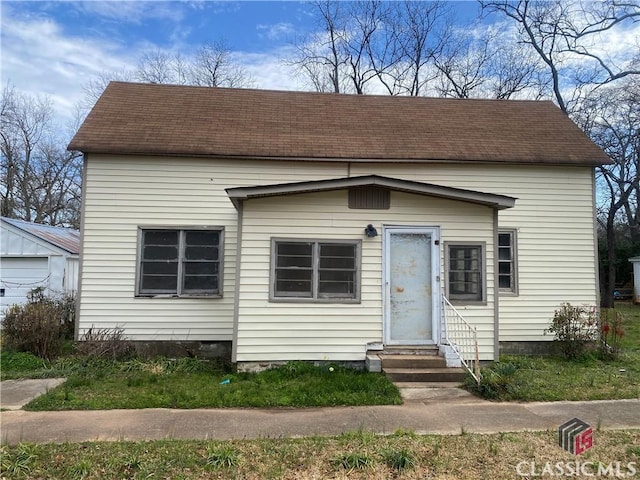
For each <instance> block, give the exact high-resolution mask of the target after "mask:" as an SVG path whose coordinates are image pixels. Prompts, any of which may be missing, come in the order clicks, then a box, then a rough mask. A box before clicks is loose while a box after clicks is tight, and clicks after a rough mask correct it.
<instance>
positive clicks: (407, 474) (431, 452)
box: [0, 430, 640, 480]
mask: <svg viewBox="0 0 640 480" xmlns="http://www.w3.org/2000/svg"><path fill="white" fill-rule="evenodd" d="M638 444H640V432H639V431H637V430H631V431H596V432H594V447H593V448H592V449H590V450H588V451H587V452H585V453H584V454H583V455H581V456H580V457H579V458H578V457H575V456H574V455H571V454H570V453H568V452H566V451H564V450H562V449H561V448H560V447H558V445H557V438H556V433H555V432H554V431H550V432H535V433H533V432H527V433H509V434H495V435H476V434H466V435H459V436H434V435H427V436H422V435H415V434H412V435H407V434H405V433H403V432H400V433H398V434H394V435H389V436H376V435H373V434H370V433H363V432H360V433H351V434H347V435H342V436H339V437H309V438H302V439H258V440H244V441H230V442H224V441H181V440H163V441H149V442H112V443H108V442H86V443H81V444H73V443H67V444H41V445H31V444H26V445H25V444H22V445H18V446H13V447H6V446H4V447H0V448H1V451H0V457H1V458H2V469H1V471H0V477H6V478H11V479H17V480H20V479H27V478H55V479H60V480H67V479H69V480H74V479H81V478H82V479H86V480H93V479H107V480H109V479H118V480H119V479H123V478H131V479H143V478H171V479H195V480H198V479H211V478H242V479H247V480H253V479H265V478H285V479H294V478H295V479H298V478H302V479H304V478H355V479H370V478H373V479H387V478H412V479H414V478H415V479H417V478H432V479H453V478H464V479H486V478H521V477H520V476H518V475H517V471H516V467H517V465H518V463H520V462H523V461H526V462H529V463H531V462H535V463H536V464H537V465H538V468H539V469H541V468H542V467H543V466H544V464H545V463H546V462H551V465H555V464H556V462H574V465H575V462H576V460H577V459H578V460H579V461H580V462H592V463H591V465H595V466H596V467H595V468H597V465H598V463H599V462H600V463H602V464H604V465H608V464H610V463H613V462H620V465H621V468H623V469H624V470H623V471H624V472H627V470H626V465H627V464H628V463H629V462H636V464H637V463H638V462H640V452H638V449H637V448H636V447H634V445H638ZM526 471H528V470H526Z"/></svg>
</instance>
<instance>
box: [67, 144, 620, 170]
mask: <svg viewBox="0 0 640 480" xmlns="http://www.w3.org/2000/svg"><path fill="white" fill-rule="evenodd" d="M67 150H69V151H77V152H82V153H83V154H89V153H92V154H99V155H136V156H150V157H193V158H211V159H234V160H235V159H237V160H264V161H293V162H352V163H452V164H467V163H472V164H474V165H553V166H578V167H598V166H601V165H610V164H612V163H613V161H612V160H611V159H610V158H608V157H607V158H606V159H588V160H556V159H525V158H513V159H506V160H497V159H485V158H476V159H474V158H428V157H396V158H389V157H324V156H320V155H318V156H298V155H250V154H247V155H237V154H226V153H207V152H205V153H203V152H190V151H178V150H176V151H142V150H141V151H137V150H118V149H117V148H96V149H93V148H91V147H87V146H82V145H78V144H76V145H74V144H73V143H70V144H69V145H68V146H67Z"/></svg>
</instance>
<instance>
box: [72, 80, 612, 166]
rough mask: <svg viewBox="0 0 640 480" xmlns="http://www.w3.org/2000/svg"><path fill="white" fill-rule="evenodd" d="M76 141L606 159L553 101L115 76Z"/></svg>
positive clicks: (271, 153) (354, 155) (329, 155)
mask: <svg viewBox="0 0 640 480" xmlns="http://www.w3.org/2000/svg"><path fill="white" fill-rule="evenodd" d="M69 149H72V150H80V151H83V152H85V153H114V154H148V155H186V156H215V157H239V158H285V159H286V158H288V159H330V160H343V159H346V160H355V161H357V160H368V161H378V160H379V161H383V160H396V161H477V162H492V163H494V162H498V163H553V164H574V165H598V164H602V163H606V162H608V158H607V156H606V155H605V154H604V152H603V151H602V150H600V149H599V148H598V147H597V146H596V145H595V144H594V143H593V142H591V141H590V140H589V139H588V138H587V137H586V136H585V135H584V133H582V131H580V129H579V128H578V127H577V126H576V125H575V124H574V123H573V122H572V121H571V120H570V119H569V118H568V117H567V116H565V115H564V114H563V113H562V112H561V111H560V110H559V109H558V108H557V107H555V106H554V105H553V104H552V103H551V102H535V101H504V100H502V101H497V100H455V99H442V98H424V97H392V96H375V95H345V94H328V93H308V92H284V91H267V90H249V89H229V88H208V87H190V86H170V85H147V84H135V83H123V82H112V83H110V84H109V86H108V87H107V89H106V90H105V92H104V93H103V94H102V96H101V97H100V99H99V100H98V102H97V103H96V105H95V106H94V108H93V110H92V111H91V113H90V114H89V115H88V117H87V119H86V120H85V122H84V123H83V124H82V126H81V127H80V130H79V131H78V133H77V134H76V136H75V137H74V138H73V140H72V141H71V143H70V144H69Z"/></svg>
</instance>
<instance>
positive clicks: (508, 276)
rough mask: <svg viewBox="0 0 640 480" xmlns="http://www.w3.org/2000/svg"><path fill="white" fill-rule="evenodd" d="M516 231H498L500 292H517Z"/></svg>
mask: <svg viewBox="0 0 640 480" xmlns="http://www.w3.org/2000/svg"><path fill="white" fill-rule="evenodd" d="M516 259H517V255H516V231H515V230H500V231H499V232H498V286H499V288H500V292H503V293H504V292H507V293H515V294H517V293H518V281H517V280H518V277H517V262H516Z"/></svg>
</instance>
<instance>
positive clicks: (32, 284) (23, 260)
mask: <svg viewBox="0 0 640 480" xmlns="http://www.w3.org/2000/svg"><path fill="white" fill-rule="evenodd" d="M0 277H1V278H2V286H1V290H0V316H2V315H4V312H5V310H6V309H7V308H9V307H10V306H11V305H13V304H15V303H25V302H26V301H27V294H28V293H29V291H30V290H33V289H34V288H36V287H47V286H48V285H49V282H48V280H49V259H48V258H46V257H2V258H0Z"/></svg>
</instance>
